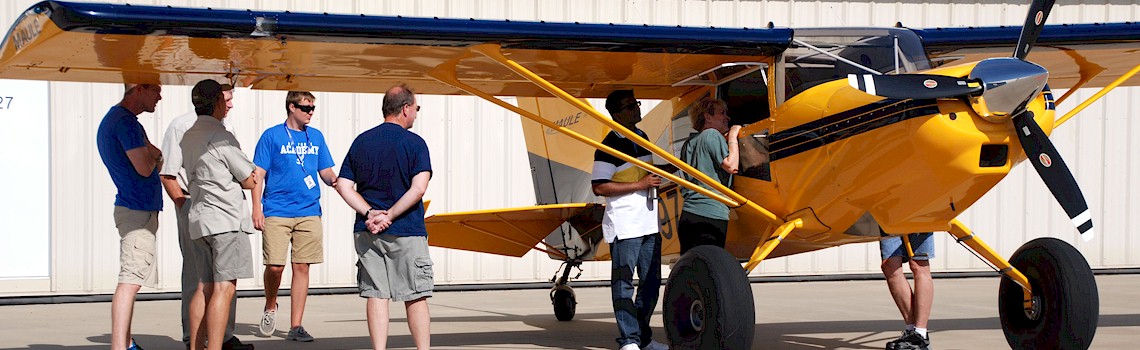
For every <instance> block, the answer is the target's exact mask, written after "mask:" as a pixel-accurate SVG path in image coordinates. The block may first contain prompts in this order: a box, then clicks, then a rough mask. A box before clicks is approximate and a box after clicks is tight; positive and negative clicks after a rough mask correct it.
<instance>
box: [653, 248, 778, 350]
mask: <svg viewBox="0 0 1140 350" xmlns="http://www.w3.org/2000/svg"><path fill="white" fill-rule="evenodd" d="M664 303H665V305H664V311H663V313H664V319H665V332H666V333H667V335H668V337H669V342H670V343H672V348H673V349H750V348H751V347H752V338H753V336H754V334H755V332H756V308H755V305H754V304H753V300H752V288H751V286H749V284H748V276H747V275H745V273H744V269H742V268H741V267H740V263H739V262H737V261H736V259H735V258H733V257H732V255H730V254H728V252H726V251H725V250H724V249H721V248H720V247H716V246H698V247H696V248H693V249H690V250H689V251H688V252H687V253H685V255H684V256H682V257H681V259H680V260H678V261H677V263H676V264H675V265H673V269H672V272H670V273H669V282H668V284H666V286H665V302H664Z"/></svg>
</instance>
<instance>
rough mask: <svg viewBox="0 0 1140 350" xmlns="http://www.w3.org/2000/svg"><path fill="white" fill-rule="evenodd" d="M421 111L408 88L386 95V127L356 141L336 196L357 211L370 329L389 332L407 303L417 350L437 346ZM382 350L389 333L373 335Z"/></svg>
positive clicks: (427, 167)
mask: <svg viewBox="0 0 1140 350" xmlns="http://www.w3.org/2000/svg"><path fill="white" fill-rule="evenodd" d="M419 110H420V106H419V105H418V104H416V98H415V95H414V94H413V92H412V90H411V89H409V88H408V87H407V86H405V85H399V86H395V87H392V88H391V89H388V91H387V92H386V93H385V94H384V105H383V111H384V123H383V124H380V125H378V126H376V127H374V128H372V129H369V130H368V131H365V132H363V133H361V134H360V136H357V137H356V140H354V141H353V142H352V146H351V147H350V148H349V149H348V154H347V155H346V156H345V157H344V162H343V163H341V167H340V178H339V179H338V180H337V183H336V185H335V187H336V190H337V192H339V193H340V196H341V197H342V198H344V201H345V202H346V203H348V205H349V206H350V207H352V209H353V210H355V211H356V213H357V215H356V225H355V226H354V228H353V231H355V233H354V235H355V242H356V253H357V256H358V258H359V260H358V261H357V263H356V265H357V267H358V268H359V270H358V272H357V275H356V276H357V282H358V285H359V288H360V296H361V297H364V298H367V299H368V301H367V311H366V314H367V315H368V329H370V330H371V329H383V330H387V329H388V301H389V300H395V301H403V302H404V308H405V309H406V311H407V315H408V328H409V329H410V330H411V333H412V340H413V341H414V342H415V344H416V348H417V349H427V348H429V347H430V343H431V334H430V330H431V329H430V328H431V317H430V315H429V313H428V304H427V298H428V297H431V294H432V290H433V289H434V285H435V283H434V281H433V279H432V262H431V255H430V254H428V241H427V228H426V227H425V226H424V205H423V201H422V199H423V196H424V193H425V192H427V186H428V181H429V180H431V158H430V157H429V156H428V148H427V143H426V142H424V139H423V138H421V137H420V136H419V135H416V134H415V133H412V132H411V131H408V129H410V128H411V127H412V124H414V123H415V121H416V116H417V115H418V112H419ZM369 335H370V336H371V338H372V346H373V347H374V348H377V349H383V348H384V346H385V344H386V343H387V337H388V334H387V332H386V331H385V332H369Z"/></svg>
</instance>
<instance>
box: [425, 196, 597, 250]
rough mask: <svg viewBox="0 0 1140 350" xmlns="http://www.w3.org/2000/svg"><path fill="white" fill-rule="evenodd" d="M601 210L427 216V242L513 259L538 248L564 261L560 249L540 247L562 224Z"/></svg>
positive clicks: (570, 207)
mask: <svg viewBox="0 0 1140 350" xmlns="http://www.w3.org/2000/svg"><path fill="white" fill-rule="evenodd" d="M601 208H602V205H601V204H596V203H570V204H550V205H539V206H533V207H523V208H510V209H496V210H481V211H471V212H460V213H447V214H439V215H433V216H431V217H428V218H427V219H425V220H424V223H425V224H427V230H428V232H431V235H429V236H428V243H429V244H431V245H432V246H434V247H444V248H453V249H461V250H469V251H476V252H483V253H491V254H498V255H506V256H514V257H521V256H523V255H524V254H526V253H527V252H529V251H530V250H531V249H536V250H539V251H543V252H546V253H547V254H550V255H554V256H559V255H560V256H561V257H563V258H565V256H566V254H565V253H563V252H560V251H559V250H558V248H559V247H555V246H551V245H546V244H544V247H538V244H539V243H540V242H541V241H542V239H543V238H546V236H547V235H548V234H549V233H550V232H551V231H554V229H555V228H558V227H559V226H560V225H562V224H563V223H565V222H568V221H574V220H575V219H577V218H580V217H581V216H583V215H590V214H592V213H593V212H595V211H597V210H600V209H601ZM595 222H596V221H595ZM473 238H477V239H473Z"/></svg>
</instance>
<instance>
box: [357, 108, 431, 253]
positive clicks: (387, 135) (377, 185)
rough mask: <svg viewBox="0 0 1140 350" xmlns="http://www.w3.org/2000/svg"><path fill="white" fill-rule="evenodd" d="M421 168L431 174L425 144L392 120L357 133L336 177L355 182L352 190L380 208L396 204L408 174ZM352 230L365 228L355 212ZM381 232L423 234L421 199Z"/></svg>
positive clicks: (408, 182) (408, 184) (409, 178)
mask: <svg viewBox="0 0 1140 350" xmlns="http://www.w3.org/2000/svg"><path fill="white" fill-rule="evenodd" d="M425 171H426V172H428V173H431V157H430V156H429V155H428V147H427V143H426V142H424V139H423V138H421V137H420V135H416V134H415V133H413V132H411V131H408V130H407V129H404V127H402V126H399V125H396V124H393V123H383V124H380V125H378V126H376V127H374V128H372V129H369V130H368V131H365V132H363V133H361V134H360V136H357V137H356V140H354V141H352V147H350V148H349V149H348V154H347V155H345V157H344V162H343V163H341V165H340V177H342V178H345V179H348V180H352V181H353V182H355V183H356V192H359V193H360V195H361V196H362V197H364V200H365V201H366V202H368V205H369V206H371V207H372V208H373V209H381V210H385V209H388V208H391V207H392V205H393V204H396V201H397V200H399V199H400V197H402V196H403V195H404V193H407V192H408V189H409V188H411V187H412V177H415V176H416V175H417V174H419V173H421V172H425ZM353 230H354V231H366V230H367V226H366V225H365V224H364V216H362V215H360V214H357V215H356V225H355V226H353ZM382 233H387V234H391V235H395V236H427V227H426V226H425V225H424V202H423V201H422V200H421V201H420V202H419V203H416V205H414V206H413V207H412V208H411V209H408V210H407V211H405V212H404V213H403V214H401V215H400V216H399V217H397V218H395V219H394V220H393V221H392V225H391V226H388V228H387V229H386V230H384V231H383V232H382Z"/></svg>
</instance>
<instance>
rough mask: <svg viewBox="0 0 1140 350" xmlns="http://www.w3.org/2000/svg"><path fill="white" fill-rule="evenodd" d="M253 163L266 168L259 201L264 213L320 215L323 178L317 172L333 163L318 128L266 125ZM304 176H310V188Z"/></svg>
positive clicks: (293, 215) (282, 215)
mask: <svg viewBox="0 0 1140 350" xmlns="http://www.w3.org/2000/svg"><path fill="white" fill-rule="evenodd" d="M253 164H255V165H257V166H258V167H260V168H262V169H265V192H264V193H263V194H262V196H261V205H262V213H264V214H265V216H266V217H271V216H272V217H280V218H298V217H304V216H320V215H321V202H320V199H321V188H320V187H321V183H322V181H321V177H320V174H318V172H319V171H321V170H323V169H328V168H332V167H333V165H334V164H333V159H332V154H331V153H329V148H328V145H326V144H325V136H324V134H322V133H321V131H320V130H317V128H314V127H311V126H308V127H305V131H297V130H292V129H289V128H287V127H285V124H284V123H282V124H278V125H275V126H273V127H270V128H269V129H265V132H264V133H262V134H261V139H259V140H258V141H257V147H256V148H255V149H254V151H253ZM306 176H308V177H309V178H310V179H311V180H312V183H311V184H312V185H313V186H312V188H310V187H309V185H310V184H309V183H306V181H305V177H306Z"/></svg>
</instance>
